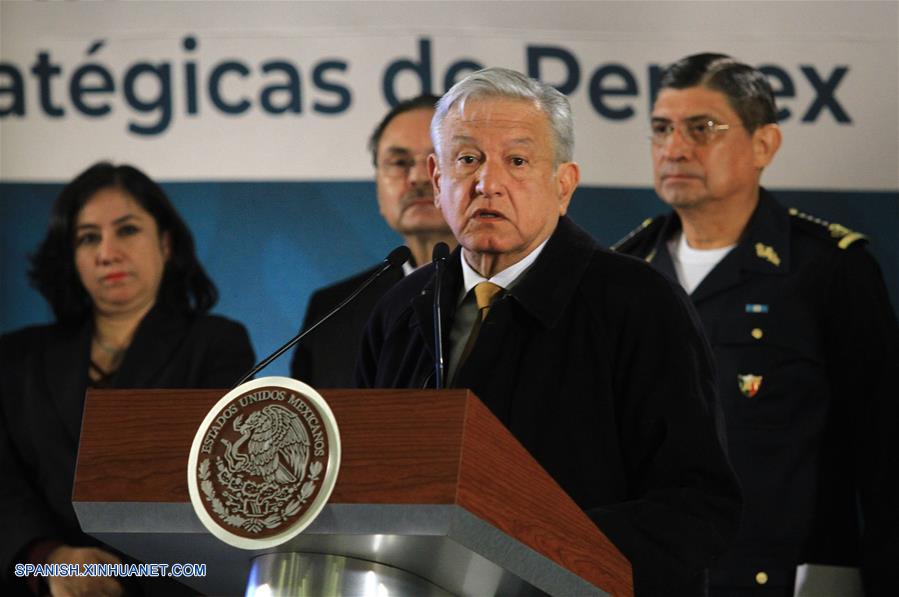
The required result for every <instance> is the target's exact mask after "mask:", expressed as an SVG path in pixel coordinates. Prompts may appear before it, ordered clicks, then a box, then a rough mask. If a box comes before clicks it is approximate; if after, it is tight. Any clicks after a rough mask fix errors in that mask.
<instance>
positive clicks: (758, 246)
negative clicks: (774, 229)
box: [755, 243, 780, 267]
mask: <svg viewBox="0 0 899 597" xmlns="http://www.w3.org/2000/svg"><path fill="white" fill-rule="evenodd" d="M755 255H756V257H759V258H761V259H764V260H765V261H767V262H768V263H771V264H772V265H776V266H777V267H780V256H779V255H778V254H777V251H775V250H774V247H772V246H769V245H764V244H762V243H755Z"/></svg>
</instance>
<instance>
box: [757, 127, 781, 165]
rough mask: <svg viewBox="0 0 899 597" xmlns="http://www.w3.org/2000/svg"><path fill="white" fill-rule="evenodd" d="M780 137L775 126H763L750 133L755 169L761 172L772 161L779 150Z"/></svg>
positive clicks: (778, 128)
mask: <svg viewBox="0 0 899 597" xmlns="http://www.w3.org/2000/svg"><path fill="white" fill-rule="evenodd" d="M781 140H782V136H781V133H780V127H779V126H777V125H776V124H763V125H762V126H760V127H759V128H757V129H755V132H754V133H752V155H753V160H754V162H755V167H756V168H758V169H759V170H761V169H762V168H764V167H765V166H767V165H768V164H770V163H771V162H772V161H774V154H776V153H777V150H778V149H780V142H781Z"/></svg>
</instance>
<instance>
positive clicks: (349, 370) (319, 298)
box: [290, 95, 456, 388]
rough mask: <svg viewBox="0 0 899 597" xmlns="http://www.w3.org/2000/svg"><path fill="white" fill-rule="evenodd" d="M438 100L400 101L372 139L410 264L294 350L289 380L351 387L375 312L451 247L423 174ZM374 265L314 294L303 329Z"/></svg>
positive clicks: (383, 190)
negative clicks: (437, 249) (442, 246)
mask: <svg viewBox="0 0 899 597" xmlns="http://www.w3.org/2000/svg"><path fill="white" fill-rule="evenodd" d="M438 99H440V98H438V97H437V96H434V95H421V96H418V97H416V98H413V99H409V100H406V101H403V102H400V103H399V104H397V105H396V106H395V107H394V108H393V109H392V110H390V112H388V113H387V115H386V116H385V117H384V118H383V120H381V122H380V123H379V124H378V126H377V128H375V131H374V133H373V134H372V136H371V139H370V140H369V149H370V150H371V153H372V164H373V165H374V167H375V185H376V187H377V194H378V206H379V208H380V211H381V215H382V216H383V217H384V221H386V222H387V225H388V226H390V227H391V228H392V229H394V230H395V231H396V232H397V233H398V234H399V235H400V236H402V237H403V242H404V243H405V244H406V246H407V247H409V250H410V251H411V252H412V260H411V261H409V262H407V263H405V264H404V265H403V268H402V269H398V268H395V269H393V270H390V271H388V272H387V273H385V274H384V275H382V276H381V277H380V278H378V280H377V281H376V282H375V283H374V284H373V285H372V286H370V287H369V288H368V289H366V290H365V292H363V293H362V294H361V295H360V296H359V297H357V299H356V300H355V301H354V302H353V303H352V304H350V305H348V306H347V307H346V308H345V309H343V310H342V311H341V312H340V313H338V314H337V315H335V316H334V317H333V318H332V319H330V320H328V323H327V324H326V325H323V326H322V327H320V328H318V329H317V330H316V331H315V332H313V333H311V334H310V335H309V336H307V337H306V338H304V339H303V341H302V342H300V343H299V344H297V347H296V352H295V353H294V356H293V360H292V362H291V366H290V374H291V375H292V376H293V377H295V378H297V379H299V380H301V381H303V382H306V383H308V384H310V385H312V386H314V387H318V388H350V387H353V385H354V384H353V367H354V365H355V362H356V353H357V352H358V349H359V343H360V341H361V339H362V330H363V328H364V327H365V322H366V321H367V320H368V315H369V313H371V310H372V308H373V307H374V306H375V304H376V303H377V302H378V300H379V299H380V298H381V296H383V294H384V293H385V292H387V290H388V289H389V288H390V287H391V286H393V285H394V284H395V283H396V282H398V281H399V280H401V279H402V278H403V276H405V275H407V274H409V273H410V272H411V271H413V270H414V269H415V268H416V267H417V266H418V265H421V264H423V263H428V262H430V261H431V252H432V250H433V249H434V245H436V244H437V243H438V242H445V243H447V244H448V245H449V246H450V247H453V246H455V244H456V240H455V238H453V234H452V232H451V231H450V229H449V227H447V225H446V222H445V221H444V220H443V216H442V215H441V214H440V210H438V209H437V208H436V207H435V206H434V193H433V191H432V189H431V182H430V180H429V179H428V171H427V160H428V155H430V154H431V153H432V152H433V151H434V147H433V144H432V143H431V137H430V126H431V117H432V116H433V115H434V105H435V104H436V103H437V100H438ZM377 267H380V264H378V266H375V267H373V268H372V269H369V270H366V271H364V272H361V273H359V274H357V275H355V276H352V277H350V278H348V279H346V280H342V281H340V282H337V283H336V284H333V285H331V286H327V287H325V288H321V289H319V290H317V291H315V293H314V294H313V295H312V298H311V299H310V300H309V307H308V308H307V309H306V317H305V318H304V320H303V329H307V328H308V327H309V326H310V325H312V324H314V323H315V322H316V321H318V320H319V319H321V318H322V317H323V316H324V315H325V314H327V313H328V312H329V311H330V310H331V309H333V308H334V307H335V306H337V305H338V304H339V303H340V302H341V301H342V300H343V299H345V298H346V297H348V296H349V295H350V294H351V293H352V292H353V291H354V290H355V289H356V288H358V287H359V286H360V285H361V284H362V283H363V282H364V281H365V280H366V279H367V278H368V277H369V276H370V275H371V274H372V272H373V271H374V270H375V269H377Z"/></svg>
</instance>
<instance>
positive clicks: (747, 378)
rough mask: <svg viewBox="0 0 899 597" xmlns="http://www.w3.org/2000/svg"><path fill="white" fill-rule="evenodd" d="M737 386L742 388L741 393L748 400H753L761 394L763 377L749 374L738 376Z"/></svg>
mask: <svg viewBox="0 0 899 597" xmlns="http://www.w3.org/2000/svg"><path fill="white" fill-rule="evenodd" d="M737 385H738V386H739V387H740V393H741V394H743V395H744V396H746V397H747V398H753V397H755V395H756V394H758V393H759V388H761V387H762V376H761V375H753V374H751V373H748V374H746V375H739V374H738V375H737Z"/></svg>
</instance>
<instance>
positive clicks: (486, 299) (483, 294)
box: [454, 282, 502, 378]
mask: <svg viewBox="0 0 899 597" xmlns="http://www.w3.org/2000/svg"><path fill="white" fill-rule="evenodd" d="M500 290H502V287H501V286H497V285H496V284H494V283H493V282H478V283H477V284H475V287H474V298H475V301H476V302H477V304H478V313H479V314H480V317H477V318H475V320H474V325H472V326H471V333H470V334H469V335H468V341H467V342H466V343H465V348H464V349H462V355H461V356H460V357H459V365H458V366H457V367H456V374H455V376H454V378H458V377H459V371H461V370H462V365H464V364H465V361H466V360H467V359H468V355H469V354H470V353H471V349H472V348H474V344H475V342H476V341H477V339H478V332H480V331H481V322H483V321H484V320H485V319H487V313H489V312H490V305H491V304H492V303H493V299H494V298H496V295H497V294H498V293H499V291H500Z"/></svg>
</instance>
